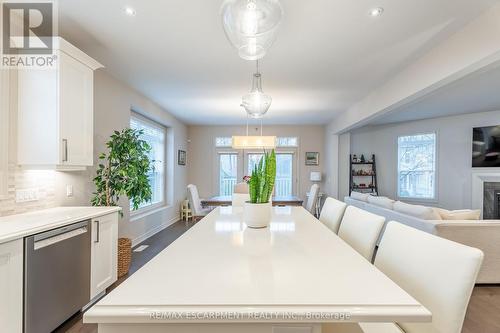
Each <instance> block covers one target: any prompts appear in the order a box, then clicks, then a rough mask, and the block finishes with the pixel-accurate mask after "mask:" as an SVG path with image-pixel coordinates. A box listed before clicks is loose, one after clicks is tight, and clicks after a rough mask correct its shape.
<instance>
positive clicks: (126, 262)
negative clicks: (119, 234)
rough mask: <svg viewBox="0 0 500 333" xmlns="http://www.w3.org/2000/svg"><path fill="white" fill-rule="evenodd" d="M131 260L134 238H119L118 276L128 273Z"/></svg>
mask: <svg viewBox="0 0 500 333" xmlns="http://www.w3.org/2000/svg"><path fill="white" fill-rule="evenodd" d="M131 260H132V240H131V239H130V238H118V278H121V277H122V276H124V275H126V274H127V273H128V270H129V269H130V261H131Z"/></svg>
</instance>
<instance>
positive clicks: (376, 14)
mask: <svg viewBox="0 0 500 333" xmlns="http://www.w3.org/2000/svg"><path fill="white" fill-rule="evenodd" d="M383 12H384V8H382V7H377V8H373V9H371V10H370V16H371V17H379V16H381V15H382V13H383Z"/></svg>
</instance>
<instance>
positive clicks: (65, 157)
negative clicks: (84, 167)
mask: <svg viewBox="0 0 500 333" xmlns="http://www.w3.org/2000/svg"><path fill="white" fill-rule="evenodd" d="M62 141H63V159H62V161H63V162H68V139H63V140H62Z"/></svg>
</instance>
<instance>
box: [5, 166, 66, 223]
mask: <svg viewBox="0 0 500 333" xmlns="http://www.w3.org/2000/svg"><path fill="white" fill-rule="evenodd" d="M55 181H56V175H55V171H53V170H24V169H22V168H21V167H19V166H16V165H15V164H9V180H8V186H9V189H8V194H7V196H4V197H1V196H0V216H6V215H13V214H21V213H26V212H30V211H35V210H40V209H45V208H52V207H55V206H56V205H57V201H56V195H55ZM24 189H36V190H37V192H38V200H36V201H28V202H16V190H24Z"/></svg>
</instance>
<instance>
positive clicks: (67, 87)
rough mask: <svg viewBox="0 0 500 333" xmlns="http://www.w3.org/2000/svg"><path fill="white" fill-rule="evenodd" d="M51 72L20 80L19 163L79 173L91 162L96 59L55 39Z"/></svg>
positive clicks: (38, 72)
mask: <svg viewBox="0 0 500 333" xmlns="http://www.w3.org/2000/svg"><path fill="white" fill-rule="evenodd" d="M54 47H55V48H56V54H57V61H56V63H57V65H56V66H55V68H54V69H38V70H36V69H30V70H27V69H23V70H20V71H19V76H18V140H17V141H18V157H17V159H18V161H17V162H18V164H20V165H23V166H35V167H53V168H56V169H62V170H72V169H82V168H85V167H86V166H91V165H92V164H93V136H94V134H93V128H94V120H93V119H94V100H93V94H94V70H96V69H97V68H100V67H102V65H101V64H99V63H98V62H97V61H95V60H94V59H92V58H91V57H89V56H88V55H86V54H85V53H83V52H82V51H80V50H79V49H77V48H76V47H75V46H73V45H71V44H69V43H68V42H66V41H65V40H64V39H62V38H56V39H55V41H54Z"/></svg>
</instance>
